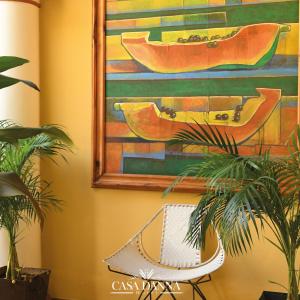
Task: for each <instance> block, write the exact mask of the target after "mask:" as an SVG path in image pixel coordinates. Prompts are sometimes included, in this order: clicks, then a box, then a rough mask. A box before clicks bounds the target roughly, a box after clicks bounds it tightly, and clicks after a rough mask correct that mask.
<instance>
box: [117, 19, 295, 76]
mask: <svg viewBox="0 0 300 300" xmlns="http://www.w3.org/2000/svg"><path fill="white" fill-rule="evenodd" d="M286 31H290V26H288V25H280V24H276V23H262V24H254V25H248V26H244V27H242V28H241V29H239V30H238V31H237V32H236V33H235V34H234V35H233V36H225V37H220V36H215V37H214V40H213V41H212V40H210V41H202V42H185V43H182V42H170V43H166V42H158V41H149V35H150V32H134V33H123V34H122V45H123V46H124V47H125V48H126V50H127V51H128V53H129V54H130V55H131V57H132V58H133V59H134V60H136V61H138V62H139V63H141V64H142V65H144V66H146V67H147V68H149V69H150V70H152V71H154V72H160V73H179V72H192V71H200V70H207V69H212V68H217V69H231V70H232V69H244V68H246V69H247V68H257V67H262V66H264V65H265V64H266V63H267V62H268V61H270V59H271V58H272V57H273V55H274V53H275V52H276V49H277V45H278V41H279V36H280V33H281V32H286Z"/></svg>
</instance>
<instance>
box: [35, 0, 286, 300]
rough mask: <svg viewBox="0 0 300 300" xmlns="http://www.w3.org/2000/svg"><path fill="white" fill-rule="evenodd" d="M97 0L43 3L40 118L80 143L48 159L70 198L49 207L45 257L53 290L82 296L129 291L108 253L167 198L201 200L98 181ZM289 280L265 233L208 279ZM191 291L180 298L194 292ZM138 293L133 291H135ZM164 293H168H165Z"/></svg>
mask: <svg viewBox="0 0 300 300" xmlns="http://www.w3.org/2000/svg"><path fill="white" fill-rule="evenodd" d="M91 37H92V1H91V0H59V1H56V0H44V1H42V7H41V66H42V73H41V78H42V83H41V89H42V92H41V120H42V123H57V124H63V125H64V126H65V128H66V129H67V130H68V132H69V133H70V135H71V136H72V138H73V139H74V143H75V145H76V148H75V151H74V154H73V155H69V164H68V165H66V164H64V163H63V162H61V163H60V166H54V165H52V164H50V163H47V162H43V164H42V173H43V176H44V177H45V178H48V179H50V180H52V181H54V189H55V192H56V193H57V195H58V196H59V197H60V198H61V199H63V200H65V206H64V210H63V212H62V213H51V214H50V215H49V217H48V219H47V222H46V226H45V230H44V232H43V265H44V266H45V267H49V268H51V269H52V277H51V286H50V292H51V294H52V296H53V297H57V298H65V299H77V300H109V299H115V300H117V299H119V298H120V299H128V300H131V299H130V297H127V296H123V297H119V296H111V295H110V291H111V283H112V280H113V279H116V278H119V277H117V276H116V275H113V274H111V273H109V272H108V271H107V269H106V267H105V265H104V264H103V263H102V260H103V258H105V257H106V256H108V255H109V254H111V253H112V251H114V250H116V248H118V247H119V246H121V245H122V244H123V243H124V242H125V241H126V240H127V239H128V238H129V237H130V236H131V235H132V234H133V233H134V232H136V230H137V229H138V228H140V227H141V225H142V224H143V223H144V222H145V221H146V220H147V219H148V218H149V217H150V216H151V215H152V214H153V213H154V212H155V211H156V210H157V209H158V208H159V207H160V206H161V205H162V204H163V202H165V201H168V202H196V201H197V197H195V195H184V194H173V195H172V196H170V197H169V198H168V199H166V200H162V198H161V193H157V192H138V191H118V190H104V189H92V188H91V187H90V184H91V182H90V181H91V144H92V141H91V115H92V113H91V110H92V48H91V47H92V42H91ZM268 280H274V281H277V282H282V283H285V266H284V262H283V260H282V259H281V258H280V256H279V254H278V253H277V252H276V250H275V249H274V248H272V247H271V246H270V245H269V244H268V242H267V241H261V242H259V243H257V244H256V246H255V247H254V250H253V251H252V252H251V254H249V255H247V256H243V257H240V258H234V259H233V258H230V257H228V258H227V260H226V263H225V265H224V267H223V268H222V269H221V270H220V271H218V272H216V273H215V275H214V276H213V282H211V283H208V284H205V285H204V286H203V290H204V292H205V293H206V294H207V296H208V299H209V300H218V299H220V300H221V299H222V300H229V299H230V300H241V299H243V300H252V299H258V297H259V294H260V293H261V291H262V290H264V289H274V290H276V289H277V287H275V286H272V285H270V284H268ZM190 296H191V294H188V292H186V293H185V294H184V296H183V297H181V298H180V299H191V298H190ZM135 298H136V297H134V298H132V299H135ZM163 299H168V298H167V297H165V298H163Z"/></svg>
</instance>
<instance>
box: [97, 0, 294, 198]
mask: <svg viewBox="0 0 300 300" xmlns="http://www.w3.org/2000/svg"><path fill="white" fill-rule="evenodd" d="M298 45H299V2H298V1H297V0H159V1H156V0H95V1H94V110H93V111H94V120H93V130H94V148H93V149H94V158H93V186H94V187H108V188H110V187H111V188H127V189H147V190H162V189H165V188H166V187H167V186H169V184H170V183H171V182H172V181H173V180H174V178H175V176H176V175H178V174H179V173H180V172H181V170H182V169H183V168H184V167H185V166H187V165H189V164H191V163H193V162H195V161H196V160H199V159H201V156H202V155H203V154H204V153H206V152H207V151H214V149H212V148H209V147H208V146H206V145H203V146H186V145H175V146H174V145H171V144H170V143H169V141H170V140H171V139H172V137H174V135H175V134H176V133H177V132H178V131H179V130H182V129H184V128H185V127H186V126H187V124H189V125H190V126H192V127H193V126H194V124H195V120H196V121H197V122H198V123H200V124H203V125H204V126H205V124H207V123H208V124H210V125H212V126H216V127H217V128H218V129H220V131H224V132H225V131H226V132H227V133H228V134H232V135H233V136H234V137H235V139H236V141H237V142H238V143H239V144H241V148H240V149H241V151H242V153H243V154H245V155H255V154H256V153H257V152H258V151H259V148H260V145H261V144H263V145H264V146H265V147H268V148H270V149H271V153H272V154H273V155H285V154H286V153H287V151H288V149H287V141H288V138H289V136H290V135H291V133H292V131H293V129H294V128H295V126H296V124H297V123H298V110H299V103H298ZM203 188H204V187H203V185H202V184H201V182H199V181H197V182H195V181H194V180H193V179H192V178H190V179H186V180H185V181H184V182H183V183H182V184H181V185H179V186H178V187H177V190H181V191H193V192H194V191H199V190H201V189H203Z"/></svg>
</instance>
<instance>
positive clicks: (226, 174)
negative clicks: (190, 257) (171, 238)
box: [165, 123, 300, 299]
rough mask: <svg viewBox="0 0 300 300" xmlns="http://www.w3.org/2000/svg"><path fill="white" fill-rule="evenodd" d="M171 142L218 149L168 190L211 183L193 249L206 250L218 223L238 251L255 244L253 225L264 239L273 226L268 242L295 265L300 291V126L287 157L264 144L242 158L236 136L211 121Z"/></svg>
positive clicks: (193, 223)
mask: <svg viewBox="0 0 300 300" xmlns="http://www.w3.org/2000/svg"><path fill="white" fill-rule="evenodd" d="M170 143H171V144H182V145H184V146H189V145H205V146H209V147H213V149H217V150H218V151H216V152H214V153H212V152H208V153H203V154H202V155H199V160H198V161H197V163H195V164H191V165H189V166H187V167H186V168H185V169H184V170H183V171H182V173H181V174H179V176H178V177H177V179H176V181H174V183H173V184H172V185H170V187H169V188H168V189H167V190H166V191H165V194H168V193H169V192H170V191H171V190H173V189H174V188H175V187H176V185H177V184H178V183H180V182H181V181H182V180H184V178H186V177H187V176H192V177H194V178H195V179H202V180H205V182H206V192H204V194H203V195H201V200H200V201H199V203H198V205H197V208H196V209H195V210H194V212H193V213H192V214H191V217H190V220H189V231H188V233H187V236H186V239H185V241H186V242H187V243H189V244H190V245H191V246H193V247H196V248H204V247H205V244H206V240H205V239H206V235H207V232H208V231H209V230H210V228H211V227H213V228H215V229H216V230H217V231H218V233H219V236H220V238H221V240H222V242H223V245H224V248H225V250H226V251H227V252H228V253H230V254H231V255H238V254H241V253H244V252H246V251H248V250H249V249H251V247H252V245H253V230H251V228H254V229H255V234H256V235H257V236H258V237H260V236H261V234H262V233H263V232H264V227H265V226H268V227H269V228H270V229H271V231H272V232H273V234H274V236H275V239H276V242H274V241H272V240H270V239H268V238H267V240H269V241H270V243H271V244H272V245H274V246H275V247H276V248H277V249H278V250H280V251H281V253H283V254H284V256H285V257H286V261H287V264H288V267H289V269H290V270H291V269H293V270H294V271H292V274H293V278H294V279H293V282H292V283H290V287H289V293H293V294H295V295H297V291H298V288H297V283H298V280H295V272H296V271H295V270H296V267H295V253H296V251H297V249H298V248H299V247H300V127H299V126H298V127H297V129H296V130H295V132H294V134H293V135H292V137H291V141H290V144H289V152H290V154H289V156H288V157H281V158H278V157H277V158H276V157H272V156H271V154H270V149H266V148H265V147H263V146H262V145H261V146H260V150H259V152H258V154H257V155H255V156H242V155H240V151H239V146H240V145H237V143H236V142H235V139H234V137H233V136H231V137H229V136H228V135H227V134H226V132H225V133H221V132H220V131H219V130H218V129H217V128H216V127H213V126H210V125H208V124H206V125H200V124H198V123H195V124H194V126H191V125H187V128H186V129H184V130H181V131H180V132H178V133H177V134H176V135H175V136H174V139H173V140H172V141H171V142H170ZM290 272H291V271H290ZM297 278H298V277H297ZM299 279H300V277H299ZM296 281H297V283H295V282H296ZM295 297H296V296H295ZM295 299H296V298H295Z"/></svg>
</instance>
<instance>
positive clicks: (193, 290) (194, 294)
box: [192, 285, 195, 300]
mask: <svg viewBox="0 0 300 300" xmlns="http://www.w3.org/2000/svg"><path fill="white" fill-rule="evenodd" d="M192 286H193V285H192ZM193 300H195V288H194V286H193Z"/></svg>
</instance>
